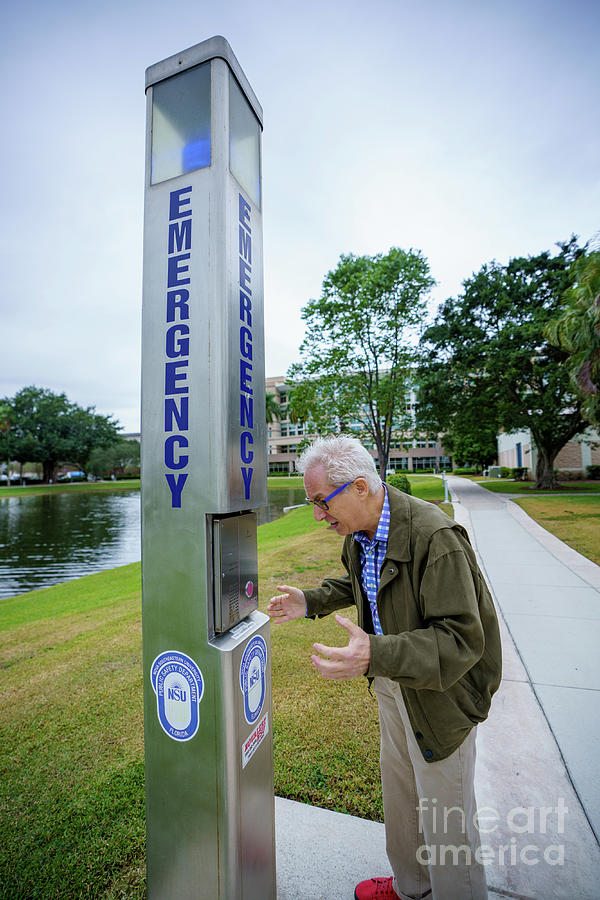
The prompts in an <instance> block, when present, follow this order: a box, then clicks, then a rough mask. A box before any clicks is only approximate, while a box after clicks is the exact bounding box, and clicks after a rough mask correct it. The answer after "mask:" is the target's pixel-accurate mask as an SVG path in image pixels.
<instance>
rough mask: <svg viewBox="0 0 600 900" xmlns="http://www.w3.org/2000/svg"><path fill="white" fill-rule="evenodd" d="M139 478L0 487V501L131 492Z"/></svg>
mask: <svg viewBox="0 0 600 900" xmlns="http://www.w3.org/2000/svg"><path fill="white" fill-rule="evenodd" d="M139 488H140V479H139V478H131V479H129V478H127V479H123V480H122V481H76V482H75V483H74V484H69V482H68V481H59V482H57V483H56V484H31V485H29V484H28V485H26V486H25V487H0V500H1V499H2V498H3V497H33V496H35V495H37V494H63V493H73V492H78V491H131V490H139Z"/></svg>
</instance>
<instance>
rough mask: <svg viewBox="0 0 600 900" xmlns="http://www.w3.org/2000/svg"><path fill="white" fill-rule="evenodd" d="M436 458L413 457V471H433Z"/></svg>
mask: <svg viewBox="0 0 600 900" xmlns="http://www.w3.org/2000/svg"><path fill="white" fill-rule="evenodd" d="M436 464H437V457H435V456H415V457H414V458H413V469H435V468H436Z"/></svg>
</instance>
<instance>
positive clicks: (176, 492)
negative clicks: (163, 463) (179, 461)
mask: <svg viewBox="0 0 600 900" xmlns="http://www.w3.org/2000/svg"><path fill="white" fill-rule="evenodd" d="M165 478H166V479H167V484H168V485H169V489H170V491H171V508H172V509H181V494H182V493H183V486H184V484H185V483H186V481H187V472H184V473H183V474H182V475H171V473H170V472H166V473H165Z"/></svg>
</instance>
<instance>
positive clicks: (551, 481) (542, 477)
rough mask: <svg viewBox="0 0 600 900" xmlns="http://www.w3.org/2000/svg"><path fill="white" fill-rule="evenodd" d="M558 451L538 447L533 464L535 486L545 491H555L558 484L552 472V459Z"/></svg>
mask: <svg viewBox="0 0 600 900" xmlns="http://www.w3.org/2000/svg"><path fill="white" fill-rule="evenodd" d="M557 454H558V451H557V450H555V451H551V450H546V449H543V448H542V447H538V458H537V463H536V466H535V486H536V488H538V490H539V489H543V490H546V491H555V490H557V489H558V488H559V487H560V485H559V483H558V481H557V479H556V475H555V474H554V460H555V459H556V457H557Z"/></svg>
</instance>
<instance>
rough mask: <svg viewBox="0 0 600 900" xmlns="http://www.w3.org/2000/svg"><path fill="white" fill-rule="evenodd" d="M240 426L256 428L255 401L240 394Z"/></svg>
mask: <svg viewBox="0 0 600 900" xmlns="http://www.w3.org/2000/svg"><path fill="white" fill-rule="evenodd" d="M240 425H241V426H242V428H254V399H253V398H252V397H246V396H244V394H240Z"/></svg>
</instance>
